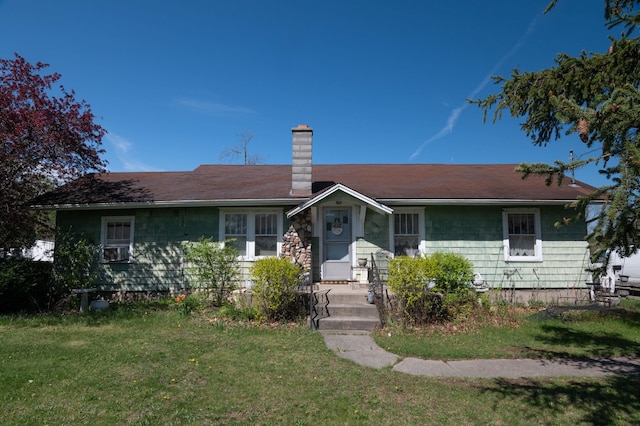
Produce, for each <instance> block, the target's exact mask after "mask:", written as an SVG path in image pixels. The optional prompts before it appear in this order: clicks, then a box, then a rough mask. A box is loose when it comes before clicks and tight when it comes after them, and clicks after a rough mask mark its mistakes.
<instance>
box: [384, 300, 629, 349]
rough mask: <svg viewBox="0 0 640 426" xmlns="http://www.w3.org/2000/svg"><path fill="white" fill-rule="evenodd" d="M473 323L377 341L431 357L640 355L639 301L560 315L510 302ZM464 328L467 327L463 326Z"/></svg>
mask: <svg viewBox="0 0 640 426" xmlns="http://www.w3.org/2000/svg"><path fill="white" fill-rule="evenodd" d="M473 325H474V326H473V327H469V326H468V324H453V325H448V326H434V327H427V328H422V329H419V330H408V329H403V328H400V327H398V328H392V329H389V328H388V329H385V330H382V331H379V332H377V333H375V334H374V338H375V340H376V342H377V343H378V344H379V345H380V346H382V347H383V348H386V349H387V350H389V351H391V352H393V353H396V354H398V355H400V356H415V357H419V358H426V359H442V360H450V359H478V358H560V357H615V356H625V355H632V356H635V355H640V302H637V301H624V303H623V304H622V305H621V306H619V307H617V308H615V309H606V310H568V311H564V312H560V313H556V314H553V315H552V314H549V312H548V311H546V310H545V311H536V310H533V309H519V310H513V309H508V308H507V307H503V308H498V309H495V310H493V312H489V313H487V314H486V316H484V317H482V318H481V319H480V320H479V321H476V323H474V324H473ZM461 330H462V331H464V332H462V331H461Z"/></svg>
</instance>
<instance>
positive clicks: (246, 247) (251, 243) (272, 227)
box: [221, 211, 283, 260]
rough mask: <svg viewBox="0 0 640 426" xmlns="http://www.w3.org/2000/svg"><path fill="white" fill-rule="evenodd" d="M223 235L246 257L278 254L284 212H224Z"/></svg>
mask: <svg viewBox="0 0 640 426" xmlns="http://www.w3.org/2000/svg"><path fill="white" fill-rule="evenodd" d="M222 224H223V225H222V229H221V236H222V239H223V240H232V241H231V242H229V244H231V245H232V246H233V247H235V248H236V249H237V250H238V253H239V254H240V256H241V257H242V258H244V259H249V260H250V259H255V258H259V257H265V256H277V255H278V253H279V246H280V243H281V242H282V237H281V236H282V233H283V232H282V213H281V212H277V211H255V212H234V211H227V212H223V213H222Z"/></svg>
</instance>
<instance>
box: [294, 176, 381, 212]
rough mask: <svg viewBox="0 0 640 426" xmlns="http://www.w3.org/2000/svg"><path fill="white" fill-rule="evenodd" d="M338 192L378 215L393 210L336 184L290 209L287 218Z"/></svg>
mask: <svg viewBox="0 0 640 426" xmlns="http://www.w3.org/2000/svg"><path fill="white" fill-rule="evenodd" d="M338 192H342V193H344V194H346V195H349V196H351V197H353V198H355V199H356V200H358V201H361V202H362V203H364V204H365V205H366V206H367V207H368V208H370V209H371V210H373V211H375V212H377V213H380V214H387V215H390V214H393V209H392V208H391V207H388V206H386V205H384V204H382V203H379V202H378V201H376V200H374V199H373V198H371V197H367V196H366V195H364V194H361V193H359V192H358V191H355V190H353V189H351V188H349V187H347V186H344V185H342V184H341V183H337V184H335V185H333V186H331V187H329V188H327V189H325V190H324V191H322V192H321V193H319V194H318V195H316V196H314V197H311V198H309V199H308V200H307V201H305V202H304V203H302V204H300V205H299V206H298V207H296V208H294V209H291V210H289V211H288V212H287V218H290V217H292V216H295V215H296V214H298V213H300V212H301V211H304V210H306V209H308V208H309V207H312V206H314V205H316V204H317V203H320V202H321V201H322V200H325V199H327V198H328V197H330V196H332V195H333V194H335V193H338Z"/></svg>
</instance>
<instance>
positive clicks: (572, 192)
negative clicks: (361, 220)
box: [35, 164, 593, 205]
mask: <svg viewBox="0 0 640 426" xmlns="http://www.w3.org/2000/svg"><path fill="white" fill-rule="evenodd" d="M515 167H516V165H515V164H472V165H444V164H336V165H314V166H313V186H314V193H317V192H318V191H321V190H323V189H325V188H327V187H329V186H331V185H332V184H336V183H341V184H343V185H345V186H348V187H349V188H351V189H353V190H355V191H358V192H360V193H362V194H364V195H366V196H368V197H371V198H374V199H378V200H388V201H390V200H394V199H397V200H402V199H432V200H445V199H452V200H540V201H541V200H549V201H562V200H572V199H575V198H576V196H577V195H578V194H588V193H589V192H591V190H593V188H592V187H590V186H589V185H586V184H584V183H580V182H578V183H579V184H580V188H575V187H571V186H569V185H568V184H569V180H568V179H566V180H565V183H564V185H563V186H562V187H558V186H557V185H555V184H553V185H551V186H546V185H545V183H544V178H542V177H537V176H531V177H529V178H527V179H525V180H523V179H522V178H521V175H520V174H518V173H516V172H515V171H514V169H515ZM290 190H291V166H289V165H250V166H240V165H203V166H200V167H198V168H197V169H195V170H194V171H190V172H135V173H108V174H103V175H87V176H85V177H83V178H81V179H79V180H77V181H74V182H72V183H70V184H68V185H66V186H64V187H62V188H59V189H58V190H56V191H54V192H51V193H48V194H45V195H44V196H42V197H40V198H39V199H38V200H36V203H35V204H37V205H87V204H103V203H107V204H112V203H113V204H120V203H148V202H155V203H162V202H178V203H179V202H185V203H186V202H192V201H203V202H206V201H220V200H270V199H277V200H287V199H290V200H291V202H292V204H296V203H298V202H300V201H301V199H300V198H299V197H297V198H296V197H291V196H290V194H289V192H290Z"/></svg>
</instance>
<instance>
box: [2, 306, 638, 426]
mask: <svg viewBox="0 0 640 426" xmlns="http://www.w3.org/2000/svg"><path fill="white" fill-rule="evenodd" d="M540 324H544V322H543V323H540ZM560 324H561V323H560ZM558 326H559V324H557V323H553V327H558ZM631 326H633V327H637V323H635V324H631ZM623 331H624V330H621V329H620V330H618V331H616V332H623ZM563 333H564V334H563ZM585 333H586V331H585ZM455 336H457V337H458V338H459V339H463V336H462V335H461V334H451V335H450V336H446V338H447V339H453V338H454V337H455ZM547 336H548V340H549V343H546V344H547V345H551V346H549V347H553V348H556V349H552V350H551V351H556V352H562V351H564V349H560V348H563V347H564V346H563V345H560V344H554V343H553V338H555V337H557V338H558V341H559V340H560V338H564V337H566V336H569V334H567V332H564V331H563V332H561V333H560V332H556V331H553V330H551V331H549V332H548V333H547ZM554 336H555V337H554ZM387 338H389V339H394V338H395V334H392V336H391V337H389V336H386V337H385V339H387ZM621 339H622V340H617V341H616V340H613V341H610V342H613V347H614V348H615V349H614V350H615V351H619V348H618V347H619V346H621V345H620V344H619V343H620V342H625V341H627V340H628V339H631V340H632V341H635V342H636V343H635V344H636V345H637V335H636V337H629V336H623V337H621ZM418 340H419V341H421V342H425V340H424V339H423V338H422V337H420V339H418ZM436 340H437V339H436ZM583 340H584V338H583V337H580V338H578V339H576V340H575V341H583ZM404 341H405V342H409V341H410V339H409V338H408V337H407V338H405V340H404ZM0 342H1V344H0V418H2V423H3V424H6V425H45V424H48V425H61V424H74V425H75V424H92V425H100V424H125V425H127V424H128V425H147V424H153V425H182V424H193V425H207V424H224V425H229V424H242V425H244V424H252V425H253V424H255V425H282V424H286V425H307V424H308V425H315V424H323V425H333V424H350V425H351V424H380V425H391V424H393V425H415V424H452V425H454V424H455V425H459V424H515V425H517V424H527V425H530V424H571V425H573V424H578V423H589V424H638V423H640V396H639V395H638V393H637V389H638V387H639V386H640V379H639V378H638V377H610V378H602V379H581V378H573V379H542V380H537V379H535V380H534V379H521V380H486V379H452V378H427V377H416V376H410V375H406V374H402V373H397V372H393V371H391V370H390V369H384V370H373V369H369V368H366V367H361V366H358V365H355V364H353V363H351V362H349V361H347V360H344V359H342V358H339V357H337V356H336V355H335V354H334V353H333V352H331V351H330V350H328V349H327V348H326V347H325V345H324V343H323V339H322V336H321V335H320V334H319V333H316V332H312V331H309V330H308V329H307V328H306V327H305V326H302V325H273V326H265V325H255V324H247V323H245V324H239V323H225V322H223V321H221V320H220V319H219V318H217V317H216V312H206V313H203V314H197V315H192V316H187V317H185V316H181V315H180V314H179V312H178V311H176V310H171V309H163V308H154V307H153V306H150V305H142V304H138V305H132V306H120V307H117V308H116V309H111V310H109V311H106V312H92V313H89V314H88V315H79V314H67V315H42V316H33V317H14V316H4V317H2V316H0ZM398 342H401V341H400V340H397V341H396V343H393V344H392V346H393V348H392V349H393V350H394V351H396V352H403V353H409V352H411V349H406V348H405V347H404V346H403V345H401V344H400V343H398ZM450 342H452V340H450ZM463 346H464V345H460V347H463ZM484 346H489V345H488V344H485V345H484ZM565 346H566V345H565ZM569 346H571V345H569ZM593 347H594V348H601V349H602V348H604V346H603V344H602V342H599V341H598V342H595V343H593Z"/></svg>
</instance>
